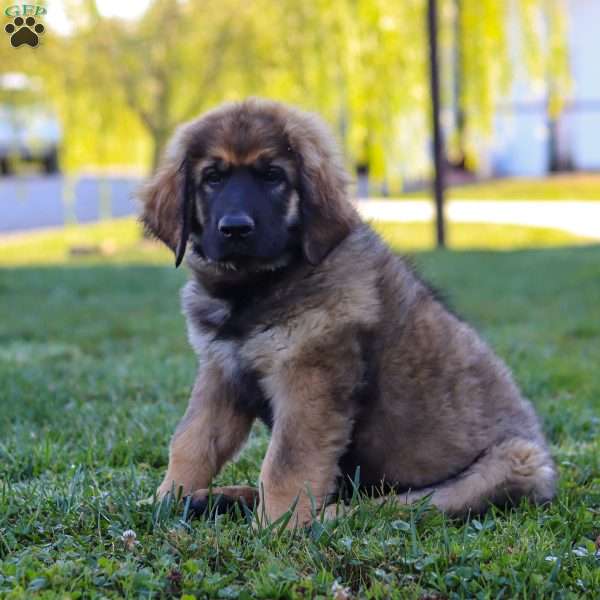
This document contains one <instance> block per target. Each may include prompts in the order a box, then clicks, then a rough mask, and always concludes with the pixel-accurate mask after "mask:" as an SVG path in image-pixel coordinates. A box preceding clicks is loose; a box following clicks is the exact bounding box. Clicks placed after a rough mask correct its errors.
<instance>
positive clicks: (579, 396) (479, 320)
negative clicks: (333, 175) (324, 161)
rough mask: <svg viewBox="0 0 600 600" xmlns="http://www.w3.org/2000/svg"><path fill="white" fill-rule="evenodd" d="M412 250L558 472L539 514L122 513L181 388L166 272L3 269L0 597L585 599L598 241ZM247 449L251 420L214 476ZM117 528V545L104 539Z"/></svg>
mask: <svg viewBox="0 0 600 600" xmlns="http://www.w3.org/2000/svg"><path fill="white" fill-rule="evenodd" d="M388 234H389V235H392V234H393V231H390V230H388V231H387V232H386V235H388ZM403 237H404V236H402V235H399V236H397V238H396V240H395V241H394V247H395V248H396V249H404V248H405V246H404V242H403ZM38 243H39V242H38ZM44 243H45V244H48V241H46V242H44ZM40 245H42V246H43V244H41V243H40ZM163 256H164V258H165V259H166V257H167V254H166V253H165V254H164V255H163ZM0 257H4V254H3V253H0ZM414 258H415V260H416V261H417V262H418V263H419V265H420V266H421V268H423V269H424V271H425V273H426V274H427V276H428V277H429V278H430V279H432V281H433V282H434V283H435V284H437V285H440V286H442V287H443V288H445V289H447V290H448V291H450V293H451V297H452V298H453V304H454V305H455V306H456V308H457V309H458V311H459V312H460V313H461V314H462V315H464V316H465V317H466V318H468V319H469V320H471V321H472V322H473V323H474V324H476V325H477V326H478V327H479V328H480V329H481V330H482V332H483V334H484V335H485V337H486V338H487V339H489V340H490V342H491V343H492V344H493V345H494V347H495V348H497V350H498V352H499V353H500V354H501V355H502V356H503V357H504V358H505V359H506V360H507V362H508V363H509V364H510V366H511V367H512V368H513V369H514V371H515V375H516V377H517V379H518V381H519V383H520V384H521V386H522V387H523V390H524V392H525V393H526V394H527V395H528V396H529V397H530V398H531V399H532V400H533V402H534V403H535V404H536V406H537V408H538V410H539V412H540V414H541V416H542V418H543V420H544V424H545V430H546V432H547V434H548V436H549V439H550V443H551V448H552V452H553V454H554V456H555V458H556V460H557V462H558V465H559V468H560V475H561V480H560V488H559V494H558V497H557V499H556V500H555V501H554V502H553V503H552V504H551V505H550V506H548V507H532V506H529V505H526V504H523V505H521V506H519V507H517V508H516V509H514V510H506V511H500V510H496V511H491V512H490V513H488V514H487V515H486V516H485V517H482V518H478V519H472V520H470V521H467V522H461V521H452V520H448V519H445V518H444V517H442V516H441V515H440V514H438V513H436V512H434V511H431V510H426V509H425V507H423V506H420V507H416V508H414V509H412V510H408V509H400V508H396V507H394V506H391V505H387V506H384V507H383V508H381V507H378V506H375V505H373V504H371V503H370V502H368V501H361V502H358V503H357V504H356V508H355V510H354V512H353V514H352V515H351V516H350V517H349V518H346V519H342V520H340V521H339V522H338V523H330V524H324V525H319V524H317V525H315V526H314V527H313V528H312V529H311V530H310V531H307V532H296V533H295V534H290V533H286V532H283V533H276V532H257V531H254V530H253V529H252V527H251V526H250V525H249V524H248V523H247V522H246V521H245V519H244V518H243V515H240V516H238V517H235V516H234V517H229V516H223V517H220V518H218V520H217V521H216V522H212V523H208V522H205V521H194V522H191V523H188V522H185V521H184V520H183V519H182V517H183V510H182V509H181V508H176V507H165V508H164V509H163V510H162V511H160V510H158V507H156V506H152V505H151V504H150V505H139V504H138V501H139V500H140V499H144V498H147V497H149V496H151V495H152V493H153V491H154V489H155V487H156V485H157V484H158V483H159V481H160V479H161V476H162V474H163V472H164V468H165V466H166V460H167V444H168V440H169V437H170V434H171V432H172V429H173V427H174V426H175V423H176V422H177V420H178V418H179V417H180V415H181V414H182V412H183V410H184V407H185V403H186V399H187V395H188V393H189V389H190V386H191V385H192V382H193V377H194V369H195V358H194V356H193V354H192V352H191V350H190V349H189V346H188V343H187V341H186V336H185V330H184V322H183V318H182V316H181V314H180V313H179V309H178V288H179V287H180V286H181V285H182V284H183V282H184V280H185V275H184V273H183V272H181V271H176V270H175V269H173V268H172V267H171V266H170V265H168V266H167V265H160V264H153V265H149V264H146V265H144V264H126V259H125V257H124V256H123V257H121V264H119V265H114V264H112V265H107V264H102V263H103V262H104V263H106V262H107V261H112V258H108V259H106V260H100V259H99V260H96V262H95V264H90V263H89V262H88V264H82V263H81V262H80V264H79V265H77V264H74V263H75V261H73V262H72V264H71V265H69V266H65V265H54V266H47V267H29V268H20V269H11V268H6V267H5V268H3V269H0V311H1V313H2V315H3V318H2V321H1V324H0V402H1V404H2V410H1V411H0V596H1V597H3V598H10V599H15V598H31V597H35V596H36V595H39V596H40V597H46V598H54V597H61V598H62V597H71V598H94V597H98V598H99V597H111V598H119V597H130V598H139V597H150V596H152V597H177V598H178V597H183V598H186V599H187V600H190V599H191V598H242V599H249V598H268V599H272V598H288V599H289V598H310V597H322V598H326V597H332V595H333V594H332V591H331V590H332V586H333V584H334V581H336V580H337V581H338V582H339V584H341V586H342V587H346V586H348V587H350V588H351V590H352V592H353V594H355V597H361V598H414V599H417V598H449V599H453V600H454V599H459V598H499V597H501V598H579V597H589V598H592V597H595V594H596V593H597V592H594V590H598V589H600V570H599V569H598V558H597V557H596V548H595V545H594V540H595V539H596V537H597V536H598V534H599V533H600V518H599V515H600V512H599V511H600V463H599V457H600V443H599V440H600V423H599V421H598V411H599V410H600V405H599V398H600V371H599V370H598V368H597V366H598V363H599V361H600V326H599V323H600V266H599V265H600V251H599V249H598V248H597V247H596V248H593V247H589V248H562V249H553V250H530V251H519V252H502V253H496V252H430V253H421V254H418V255H416V256H415V257H414ZM134 260H135V262H136V263H140V260H139V257H134ZM161 260H162V259H161ZM32 262H36V261H32ZM266 444H267V436H266V432H265V431H264V429H263V428H260V427H258V428H256V429H255V430H254V431H253V433H252V435H251V438H250V440H249V443H248V445H247V447H246V449H245V450H244V452H243V453H242V454H241V456H240V457H239V458H238V460H237V461H236V462H235V463H234V464H231V465H229V466H228V467H227V468H226V469H225V470H224V472H223V473H222V474H221V476H220V478H219V481H220V482H221V483H224V484H231V483H234V482H237V483H246V482H255V481H256V477H257V475H258V472H259V465H260V460H261V457H262V455H263V453H264V450H265V447H266ZM127 529H133V530H134V531H135V533H136V535H137V539H136V541H137V542H138V543H137V544H133V543H131V544H129V545H126V544H125V543H124V542H123V541H122V539H121V537H122V534H123V532H124V531H125V530H127Z"/></svg>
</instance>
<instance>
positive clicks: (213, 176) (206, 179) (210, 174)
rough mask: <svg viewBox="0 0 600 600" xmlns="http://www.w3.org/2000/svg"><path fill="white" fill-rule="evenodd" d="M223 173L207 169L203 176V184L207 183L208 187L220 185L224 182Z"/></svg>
mask: <svg viewBox="0 0 600 600" xmlns="http://www.w3.org/2000/svg"><path fill="white" fill-rule="evenodd" d="M223 177H224V176H223V173H221V171H219V170H217V169H207V170H206V171H205V172H204V174H203V176H202V181H203V183H207V184H208V185H212V186H215V185H219V184H220V183H221V182H222V181H223Z"/></svg>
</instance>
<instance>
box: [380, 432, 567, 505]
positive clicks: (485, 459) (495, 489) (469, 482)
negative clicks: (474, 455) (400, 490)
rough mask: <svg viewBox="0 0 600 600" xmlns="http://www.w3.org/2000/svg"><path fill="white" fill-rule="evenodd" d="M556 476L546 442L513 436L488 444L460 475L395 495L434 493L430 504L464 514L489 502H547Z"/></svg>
mask: <svg viewBox="0 0 600 600" xmlns="http://www.w3.org/2000/svg"><path fill="white" fill-rule="evenodd" d="M556 479H557V476H556V470H555V468H554V463H553V461H552V458H551V457H550V454H549V452H548V450H547V449H546V447H545V446H544V445H543V443H540V442H538V441H535V440H527V439H524V438H512V439H510V440H506V441H504V442H502V443H500V444H498V445H496V446H492V447H491V448H489V449H488V450H487V451H486V452H485V453H484V454H483V455H482V456H481V458H479V459H478V460H477V461H476V462H474V463H473V464H472V465H471V466H470V467H469V468H468V469H467V470H466V471H464V472H463V473H461V474H460V475H458V476H457V477H455V478H453V479H448V480H446V481H445V482H443V483H441V484H440V485H438V486H436V487H430V488H424V489H420V490H414V491H410V492H408V493H406V494H399V495H398V496H394V497H393V498H394V499H395V500H396V501H397V502H400V503H402V504H412V503H413V502H415V501H417V500H420V499H422V498H424V497H426V496H431V498H430V502H431V504H433V505H434V506H436V507H437V508H438V509H440V510H441V511H442V512H445V513H447V514H450V515H455V516H462V515H466V514H467V513H469V512H471V513H481V512H484V511H485V510H486V509H487V508H488V507H489V505H490V504H500V505H501V504H506V503H516V502H518V501H519V500H520V499H521V498H528V499H530V500H532V501H533V502H535V503H538V504H542V503H545V502H548V501H550V500H551V499H552V498H553V497H554V494H555V491H556ZM383 500H385V499H383V498H382V499H380V501H383ZM388 500H389V498H388Z"/></svg>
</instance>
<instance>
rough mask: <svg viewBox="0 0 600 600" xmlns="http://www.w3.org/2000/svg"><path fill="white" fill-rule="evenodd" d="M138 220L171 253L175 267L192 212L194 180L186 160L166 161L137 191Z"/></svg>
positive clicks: (183, 250) (181, 251)
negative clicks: (141, 204) (173, 255)
mask: <svg viewBox="0 0 600 600" xmlns="http://www.w3.org/2000/svg"><path fill="white" fill-rule="evenodd" d="M139 198H140V200H141V201H142V203H143V209H142V214H141V217H140V220H141V221H142V223H143V224H144V228H145V229H146V231H148V232H149V233H150V234H151V235H153V236H154V237H156V238H158V239H159V240H161V241H162V242H163V243H165V244H166V245H167V246H168V247H169V248H171V250H173V252H174V253H175V266H176V267H178V266H179V265H180V264H181V261H182V260H183V257H184V255H185V249H186V246H187V241H188V238H189V235H190V228H191V224H192V219H193V211H194V181H193V176H192V170H191V165H190V161H189V160H188V159H187V158H184V159H183V161H181V162H180V163H177V162H176V161H175V160H174V159H170V160H166V161H165V163H164V164H163V165H162V166H161V167H160V168H159V170H158V171H157V172H156V174H155V175H154V176H153V177H152V178H151V179H150V181H149V182H148V183H146V184H145V185H144V186H143V187H142V189H141V190H140V192H139Z"/></svg>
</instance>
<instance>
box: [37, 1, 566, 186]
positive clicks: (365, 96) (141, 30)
mask: <svg viewBox="0 0 600 600" xmlns="http://www.w3.org/2000/svg"><path fill="white" fill-rule="evenodd" d="M71 1H72V3H73V4H74V5H76V7H77V9H78V10H73V11H70V14H73V15H76V16H77V21H76V22H75V23H74V30H73V32H72V33H71V34H70V35H69V36H66V37H63V38H60V37H58V36H51V35H48V38H47V42H45V43H47V46H46V47H45V48H44V49H43V51H44V64H41V65H40V70H41V71H40V72H44V73H45V74H46V76H47V79H48V80H49V82H50V88H51V97H52V98H53V99H54V101H55V102H57V104H58V105H59V106H60V111H61V114H62V115H63V117H64V122H65V127H66V136H67V138H68V139H69V140H70V143H69V146H68V147H67V153H68V154H69V156H70V160H71V161H72V163H73V164H74V165H75V164H86V162H87V163H89V162H90V161H96V160H100V161H101V162H106V161H109V160H112V161H113V162H114V161H118V162H128V161H129V162H134V163H139V162H140V161H145V162H146V164H147V165H148V166H151V165H152V164H156V161H157V159H158V156H159V155H160V152H161V151H162V148H163V147H164V144H165V141H166V139H167V138H168V136H169V135H170V134H171V132H172V131H173V129H174V128H175V127H176V126H177V125H178V124H179V123H181V122H182V121H185V120H187V119H189V118H191V117H193V116H194V115H196V114H198V113H199V112H201V111H202V110H205V109H206V108H208V107H210V106H212V105H215V104H217V103H219V102H221V101H222V100H229V99H238V98H242V97H245V96H248V95H261V96H267V97H273V98H276V99H280V100H284V101H289V102H293V103H295V104H298V105H300V106H302V107H304V108H308V109H312V110H316V111H319V112H321V113H322V114H323V115H324V116H325V117H326V119H327V120H329V121H330V123H331V124H332V125H333V127H334V128H335V129H336V130H337V131H338V133H339V137H340V138H341V140H342V143H343V145H344V149H345V152H346V155H347V157H348V164H349V165H350V166H351V167H356V166H357V165H360V166H362V167H363V168H366V169H368V170H369V172H370V174H371V176H372V178H373V179H375V180H379V181H387V183H388V184H389V185H390V186H391V188H392V191H394V190H398V189H399V187H400V184H401V182H402V180H403V179H404V178H405V176H406V174H407V172H408V173H413V174H414V173H417V174H420V175H422V176H424V175H426V173H427V170H428V169H429V168H430V167H429V156H428V154H429V147H428V139H429V118H428V111H429V101H428V84H427V82H428V79H427V44H426V39H427V38H426V1H425V0H404V1H403V2H389V1H388V0H306V2H301V3H298V2H297V1H296V0H279V1H278V2H274V1H273V0H204V1H203V2H195V1H193V0H154V1H153V2H152V3H151V5H150V7H149V9H148V10H147V11H146V13H145V14H144V15H143V16H142V17H141V18H140V19H139V20H137V21H133V22H131V21H123V20H120V19H107V18H104V17H102V16H101V15H100V14H99V13H98V11H97V10H96V8H95V3H94V0H71ZM441 8H442V11H441V12H442V18H441V23H440V25H441V44H442V54H443V57H444V61H443V64H444V69H443V73H442V75H443V77H444V81H445V86H444V89H443V91H444V96H443V102H444V105H445V106H446V107H447V108H448V109H452V108H454V107H456V108H457V109H458V112H459V113H460V114H461V115H462V118H461V120H460V121H459V122H458V127H457V128H456V130H457V132H458V135H456V136H454V138H452V140H451V141H452V144H451V147H452V149H453V151H454V152H458V151H460V152H463V153H464V154H465V156H467V162H469V164H474V162H475V160H476V158H477V152H478V140H480V139H482V138H485V137H486V136H487V135H489V133H490V132H491V129H492V120H493V115H494V112H495V108H496V106H497V104H498V102H499V101H500V99H501V98H502V97H503V95H506V94H507V93H508V92H509V90H510V85H511V81H512V79H513V78H514V75H515V73H516V72H517V71H518V68H519V69H520V68H522V69H526V70H527V72H528V73H530V74H531V76H532V77H543V78H544V80H545V81H547V82H551V83H552V85H551V89H552V94H553V100H552V106H553V110H555V111H557V110H560V105H561V102H560V100H561V96H562V94H563V90H565V89H566V87H565V86H564V85H563V82H564V81H565V80H566V73H567V71H568V69H567V57H566V41H565V35H564V14H563V13H564V7H563V6H562V0H520V1H519V2H498V1H497V0H441ZM508 32H510V35H509V33H508ZM457 34H458V35H457ZM41 53H42V49H40V50H39V55H40V56H41ZM517 67H518V68H517ZM449 128H450V129H451V128H452V127H451V126H450V127H449Z"/></svg>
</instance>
